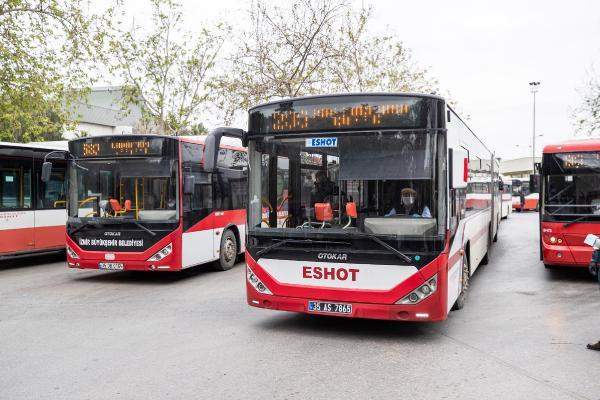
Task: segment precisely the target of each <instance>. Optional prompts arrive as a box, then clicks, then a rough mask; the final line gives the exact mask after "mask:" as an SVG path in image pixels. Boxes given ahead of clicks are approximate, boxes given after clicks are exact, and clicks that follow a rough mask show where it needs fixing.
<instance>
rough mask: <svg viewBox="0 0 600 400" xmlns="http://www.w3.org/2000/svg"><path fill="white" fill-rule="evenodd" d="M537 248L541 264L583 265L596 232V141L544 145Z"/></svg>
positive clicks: (599, 173) (599, 176)
mask: <svg viewBox="0 0 600 400" xmlns="http://www.w3.org/2000/svg"><path fill="white" fill-rule="evenodd" d="M541 186H542V187H541V192H542V201H541V212H540V230H541V231H540V240H541V242H540V249H541V258H542V261H543V262H544V264H545V265H546V266H547V267H549V266H554V265H557V266H568V267H581V268H587V267H588V265H589V262H590V259H591V256H592V248H591V247H590V246H588V245H586V244H584V239H585V237H586V236H587V235H588V234H590V233H593V234H595V235H600V140H598V139H588V140H579V141H571V142H566V143H561V144H557V145H548V146H546V147H545V148H544V154H543V158H542V167H541Z"/></svg>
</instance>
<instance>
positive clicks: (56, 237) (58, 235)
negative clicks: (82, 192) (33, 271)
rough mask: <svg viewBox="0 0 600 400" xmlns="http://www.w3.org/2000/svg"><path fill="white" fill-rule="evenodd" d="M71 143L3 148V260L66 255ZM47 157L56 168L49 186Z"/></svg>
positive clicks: (0, 212) (0, 182)
mask: <svg viewBox="0 0 600 400" xmlns="http://www.w3.org/2000/svg"><path fill="white" fill-rule="evenodd" d="M66 153H67V142H66V141H65V142H47V143H36V144H34V143H30V144H16V143H4V142H0V259H2V258H13V257H24V256H29V255H35V254H43V253H54V252H61V251H64V249H65V222H66V219H67V215H66V210H65V204H66V201H65V200H66V194H67V193H66V185H65V174H66V167H67V162H66ZM45 157H50V158H52V159H53V161H54V162H55V165H56V168H55V169H54V171H53V172H52V174H51V176H49V179H48V181H47V182H42V181H41V179H40V174H41V170H42V165H43V162H44V158H45Z"/></svg>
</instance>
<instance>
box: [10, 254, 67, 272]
mask: <svg viewBox="0 0 600 400" xmlns="http://www.w3.org/2000/svg"><path fill="white" fill-rule="evenodd" d="M57 262H65V253H64V251H60V252H56V253H49V254H44V255H35V256H27V257H21V258H8V259H3V260H2V259H0V271H3V270H8V269H16V268H28V267H39V266H40V265H42V264H52V263H57Z"/></svg>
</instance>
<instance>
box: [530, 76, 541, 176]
mask: <svg viewBox="0 0 600 400" xmlns="http://www.w3.org/2000/svg"><path fill="white" fill-rule="evenodd" d="M529 88H530V90H531V93H533V132H532V133H531V136H532V141H533V143H532V146H531V156H532V157H531V158H532V159H531V165H532V171H533V173H534V174H535V94H536V93H537V91H538V89H539V88H540V82H529Z"/></svg>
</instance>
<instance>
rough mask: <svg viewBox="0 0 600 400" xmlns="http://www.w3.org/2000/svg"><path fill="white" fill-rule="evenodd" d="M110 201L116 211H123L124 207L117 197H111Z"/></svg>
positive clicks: (111, 206)
mask: <svg viewBox="0 0 600 400" xmlns="http://www.w3.org/2000/svg"><path fill="white" fill-rule="evenodd" d="M108 202H109V203H110V208H112V210H113V211H114V212H116V213H118V212H121V210H122V208H121V205H120V204H119V202H118V201H117V199H110V200H108Z"/></svg>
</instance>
